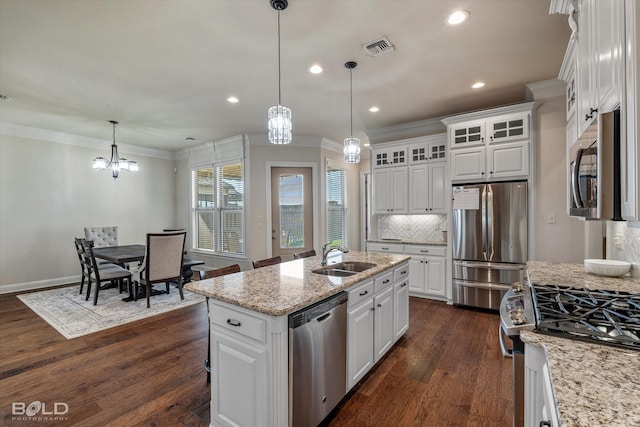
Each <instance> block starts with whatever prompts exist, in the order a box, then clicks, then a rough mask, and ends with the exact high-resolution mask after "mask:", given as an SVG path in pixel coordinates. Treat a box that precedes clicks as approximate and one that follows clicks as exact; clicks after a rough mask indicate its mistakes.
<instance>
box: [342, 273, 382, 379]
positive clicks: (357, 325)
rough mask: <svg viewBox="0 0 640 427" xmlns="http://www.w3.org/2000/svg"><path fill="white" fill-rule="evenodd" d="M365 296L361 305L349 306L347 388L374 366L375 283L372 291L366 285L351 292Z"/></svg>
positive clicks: (350, 293)
mask: <svg viewBox="0 0 640 427" xmlns="http://www.w3.org/2000/svg"><path fill="white" fill-rule="evenodd" d="M352 294H353V295H355V296H358V295H359V296H361V297H365V298H364V300H363V302H360V304H359V305H357V306H355V307H353V308H349V311H348V312H347V390H350V389H351V388H352V387H353V386H355V385H356V384H357V383H358V381H360V380H361V379H362V377H364V376H365V374H366V373H367V372H369V369H371V367H372V366H373V363H374V358H373V357H374V355H373V334H374V329H373V323H374V311H375V310H374V306H373V283H371V291H369V289H367V288H366V286H364V287H362V286H360V287H358V289H356V290H354V291H350V292H349V301H351V300H352ZM360 294H363V295H360Z"/></svg>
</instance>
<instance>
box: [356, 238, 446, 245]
mask: <svg viewBox="0 0 640 427" xmlns="http://www.w3.org/2000/svg"><path fill="white" fill-rule="evenodd" d="M367 242H372V243H397V244H399V245H429V246H447V242H445V241H442V240H420V241H417V240H403V239H369V240H367Z"/></svg>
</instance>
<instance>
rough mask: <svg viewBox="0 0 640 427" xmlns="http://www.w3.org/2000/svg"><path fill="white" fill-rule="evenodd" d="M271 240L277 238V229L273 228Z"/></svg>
mask: <svg viewBox="0 0 640 427" xmlns="http://www.w3.org/2000/svg"><path fill="white" fill-rule="evenodd" d="M271 240H276V230H273V229H271Z"/></svg>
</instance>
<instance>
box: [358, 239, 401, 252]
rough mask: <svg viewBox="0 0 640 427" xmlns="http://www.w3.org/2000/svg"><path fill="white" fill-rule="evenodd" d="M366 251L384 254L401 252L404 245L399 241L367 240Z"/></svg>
mask: <svg viewBox="0 0 640 427" xmlns="http://www.w3.org/2000/svg"><path fill="white" fill-rule="evenodd" d="M367 252H379V253H385V254H403V253H404V245H402V244H401V243H379V242H367Z"/></svg>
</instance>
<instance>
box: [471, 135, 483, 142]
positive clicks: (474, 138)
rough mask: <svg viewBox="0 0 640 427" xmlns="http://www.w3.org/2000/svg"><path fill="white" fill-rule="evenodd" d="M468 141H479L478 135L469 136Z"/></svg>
mask: <svg viewBox="0 0 640 427" xmlns="http://www.w3.org/2000/svg"><path fill="white" fill-rule="evenodd" d="M469 141H470V142H472V141H480V135H470V136H469Z"/></svg>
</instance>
